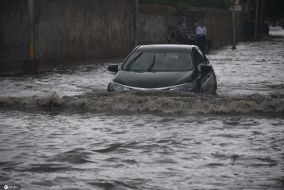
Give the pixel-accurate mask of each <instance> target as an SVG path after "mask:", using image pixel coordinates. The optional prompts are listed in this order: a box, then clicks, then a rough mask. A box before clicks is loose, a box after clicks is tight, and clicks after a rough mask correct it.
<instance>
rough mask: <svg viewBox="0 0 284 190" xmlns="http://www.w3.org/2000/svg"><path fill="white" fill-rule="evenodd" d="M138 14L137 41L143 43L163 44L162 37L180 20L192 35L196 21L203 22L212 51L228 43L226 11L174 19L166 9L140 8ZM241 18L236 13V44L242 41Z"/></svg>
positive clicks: (229, 25)
mask: <svg viewBox="0 0 284 190" xmlns="http://www.w3.org/2000/svg"><path fill="white" fill-rule="evenodd" d="M140 13H141V15H140V17H139V18H140V25H139V26H140V28H139V41H140V42H141V43H143V44H151V43H161V42H164V43H165V42H166V40H165V35H167V34H169V33H170V32H172V31H175V30H176V29H177V25H178V22H179V21H180V20H183V19H185V20H186V22H187V26H188V29H189V30H190V31H192V32H195V28H196V27H197V24H198V22H199V21H200V20H203V21H204V24H205V25H206V27H207V30H208V38H209V39H210V40H211V41H212V48H213V49H216V48H220V47H222V46H224V45H229V44H231V43H232V15H231V11H229V10H220V9H197V10H192V11H189V13H188V14H187V15H186V16H178V15H173V14H171V13H170V10H168V12H166V11H165V10H164V9H163V10H162V11H159V9H158V8H156V9H155V6H154V7H153V6H147V5H144V6H141V10H140ZM245 18H246V15H245V14H244V13H242V12H238V13H237V14H236V21H237V22H236V24H237V27H236V28H237V31H236V33H237V40H238V41H242V40H244V24H245Z"/></svg>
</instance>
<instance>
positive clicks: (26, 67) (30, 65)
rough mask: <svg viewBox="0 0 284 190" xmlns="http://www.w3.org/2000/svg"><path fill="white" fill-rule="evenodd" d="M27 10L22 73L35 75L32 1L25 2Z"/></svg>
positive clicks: (36, 64) (36, 67)
mask: <svg viewBox="0 0 284 190" xmlns="http://www.w3.org/2000/svg"><path fill="white" fill-rule="evenodd" d="M27 4H28V6H27V8H28V36H27V37H28V44H27V54H28V56H27V59H24V60H23V71H24V72H25V73H30V74H35V73H37V71H38V61H37V60H36V59H35V58H36V48H35V43H36V39H35V19H34V17H35V15H34V7H35V1H34V0H27Z"/></svg>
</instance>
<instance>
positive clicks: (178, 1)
mask: <svg viewBox="0 0 284 190" xmlns="http://www.w3.org/2000/svg"><path fill="white" fill-rule="evenodd" d="M140 2H141V3H147V4H164V5H169V6H172V7H175V8H176V9H177V10H185V9H187V8H189V7H213V8H224V9H225V8H228V7H229V5H230V0H140Z"/></svg>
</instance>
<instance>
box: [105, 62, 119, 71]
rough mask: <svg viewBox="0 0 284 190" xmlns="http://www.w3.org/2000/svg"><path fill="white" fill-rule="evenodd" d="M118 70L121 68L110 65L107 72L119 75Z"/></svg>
mask: <svg viewBox="0 0 284 190" xmlns="http://www.w3.org/2000/svg"><path fill="white" fill-rule="evenodd" d="M118 68H119V66H118V65H116V64H113V65H109V66H108V67H107V70H108V71H110V72H113V73H117V72H118Z"/></svg>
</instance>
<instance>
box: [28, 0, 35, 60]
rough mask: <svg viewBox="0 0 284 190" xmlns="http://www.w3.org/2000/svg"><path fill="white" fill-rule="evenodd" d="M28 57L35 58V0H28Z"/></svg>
mask: <svg viewBox="0 0 284 190" xmlns="http://www.w3.org/2000/svg"><path fill="white" fill-rule="evenodd" d="M28 57H29V59H31V60H32V59H34V58H35V22H34V0H28Z"/></svg>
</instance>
